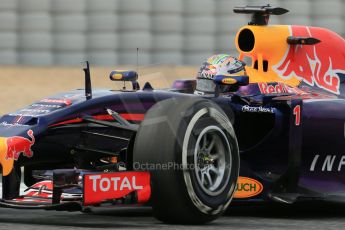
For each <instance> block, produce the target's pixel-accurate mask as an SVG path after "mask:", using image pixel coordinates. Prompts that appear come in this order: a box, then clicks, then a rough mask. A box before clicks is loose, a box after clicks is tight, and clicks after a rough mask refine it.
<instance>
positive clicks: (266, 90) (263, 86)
mask: <svg viewBox="0 0 345 230" xmlns="http://www.w3.org/2000/svg"><path fill="white" fill-rule="evenodd" d="M258 86H259V89H260V92H261V93H262V94H275V93H288V92H289V90H288V88H287V87H286V85H285V84H283V83H280V82H279V83H276V84H268V83H266V82H259V83H258Z"/></svg>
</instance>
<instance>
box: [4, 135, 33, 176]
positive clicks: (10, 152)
mask: <svg viewBox="0 0 345 230" xmlns="http://www.w3.org/2000/svg"><path fill="white" fill-rule="evenodd" d="M27 135H28V136H29V138H30V139H31V140H30V139H28V138H25V137H21V136H13V137H0V164H1V165H2V169H3V175H4V176H6V175H8V174H9V173H10V172H11V170H12V168H13V162H14V161H15V160H18V158H19V156H20V154H23V155H24V156H26V157H32V156H33V152H32V150H31V147H32V146H33V145H34V144H35V137H34V133H33V131H32V130H31V129H30V130H29V131H27Z"/></svg>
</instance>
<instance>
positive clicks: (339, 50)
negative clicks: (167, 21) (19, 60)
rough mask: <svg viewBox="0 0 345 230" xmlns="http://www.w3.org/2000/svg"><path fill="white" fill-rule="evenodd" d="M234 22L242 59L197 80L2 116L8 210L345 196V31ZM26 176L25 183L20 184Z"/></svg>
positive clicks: (216, 207)
mask: <svg viewBox="0 0 345 230" xmlns="http://www.w3.org/2000/svg"><path fill="white" fill-rule="evenodd" d="M234 12H235V13H242V14H250V15H252V18H251V21H250V22H249V24H248V25H246V26H244V27H242V28H240V29H239V31H238V33H237V35H236V38H235V44H236V47H237V50H238V51H239V56H238V58H233V57H231V56H229V55H215V56H212V57H211V58H209V59H207V61H205V63H203V64H202V67H201V68H200V71H199V73H198V75H197V76H198V77H197V79H187V80H177V81H175V83H174V84H173V86H172V88H171V89H166V90H156V89H154V88H153V87H152V86H151V84H150V83H148V82H147V83H146V84H145V85H144V86H143V87H142V88H140V86H139V84H138V83H137V79H138V74H137V72H135V71H113V72H112V73H111V74H110V79H111V80H114V81H124V82H127V84H131V87H130V89H127V88H128V87H127V88H125V87H124V88H123V89H122V90H117V91H116V90H92V89H91V80H90V70H89V66H88V63H87V66H86V67H85V68H84V72H85V89H83V90H74V91H70V92H66V93H61V94H59V95H56V96H52V97H48V98H44V99H42V100H40V101H37V102H35V103H33V104H31V105H29V106H27V107H25V108H23V109H20V110H18V111H16V112H13V113H9V114H6V115H3V116H2V117H1V118H0V164H1V168H2V175H3V177H2V181H3V183H2V185H3V197H2V199H1V201H0V206H1V207H3V208H20V209H46V210H61V211H62V210H68V211H83V210H85V208H89V207H102V206H116V205H122V206H123V205H149V206H152V208H153V213H154V216H155V217H156V218H158V219H159V220H161V221H164V222H166V223H174V224H202V223H207V222H210V221H212V220H215V219H216V218H217V217H219V216H220V215H221V214H222V213H223V212H224V211H225V210H226V209H227V208H228V207H229V206H231V205H232V204H236V203H239V202H241V203H244V204H246V203H248V204H250V203H252V202H262V203H272V202H278V203H287V204H293V203H296V202H299V201H308V200H332V201H343V200H344V199H345V183H344V182H345V174H344V171H345V152H344V149H345V141H344V138H345V136H344V130H345V113H344V111H345V97H344V93H345V87H344V86H345V83H344V81H345V41H344V39H343V38H342V37H340V36H339V35H337V34H336V33H334V32H332V31H330V30H327V29H324V28H317V27H309V26H295V25H268V19H269V17H270V15H281V14H284V13H286V12H287V10H285V9H283V8H276V7H271V6H269V5H267V6H262V7H261V6H260V7H258V6H255V7H254V6H246V7H236V8H235V9H234ZM22 178H23V180H24V183H25V185H26V186H27V187H28V188H27V190H26V192H25V193H24V194H20V192H19V191H20V190H19V187H20V183H21V180H22Z"/></svg>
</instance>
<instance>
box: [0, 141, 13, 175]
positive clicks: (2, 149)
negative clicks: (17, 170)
mask: <svg viewBox="0 0 345 230" xmlns="http://www.w3.org/2000/svg"><path fill="white" fill-rule="evenodd" d="M6 156H7V138H4V137H0V164H1V166H2V176H7V175H8V174H10V172H11V171H12V168H13V162H14V160H13V158H12V159H6Z"/></svg>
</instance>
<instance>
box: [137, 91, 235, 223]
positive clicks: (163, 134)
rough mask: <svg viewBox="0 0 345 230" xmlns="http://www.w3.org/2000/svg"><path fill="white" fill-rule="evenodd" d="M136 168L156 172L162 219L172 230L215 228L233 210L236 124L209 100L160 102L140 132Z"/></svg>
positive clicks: (157, 211) (157, 212) (156, 204)
mask: <svg viewBox="0 0 345 230" xmlns="http://www.w3.org/2000/svg"><path fill="white" fill-rule="evenodd" d="M230 119H232V118H230ZM133 168H134V169H135V170H145V171H150V172H151V181H152V183H151V185H152V196H151V203H152V206H153V213H154V216H155V217H156V218H157V219H159V220H161V221H163V222H166V223H172V224H202V223H207V222H210V221H212V220H214V219H216V218H217V217H219V216H220V215H221V214H222V213H223V212H224V211H225V210H226V208H227V207H228V205H229V204H230V202H231V199H232V197H233V194H234V191H235V187H236V182H237V178H238V172H239V151H238V145H237V140H236V137H235V133H234V130H233V127H232V125H231V122H230V120H229V118H228V117H227V116H226V115H225V114H224V112H223V111H222V109H221V108H219V106H217V105H216V104H215V103H213V102H211V101H209V100H205V99H200V98H196V97H181V98H172V99H168V100H165V101H161V102H158V103H157V104H156V105H154V106H153V107H152V108H151V109H150V110H149V111H148V112H147V113H146V115H145V120H144V121H143V122H142V124H141V125H140V128H139V130H138V133H137V136H136V140H135V143H134V151H133Z"/></svg>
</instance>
